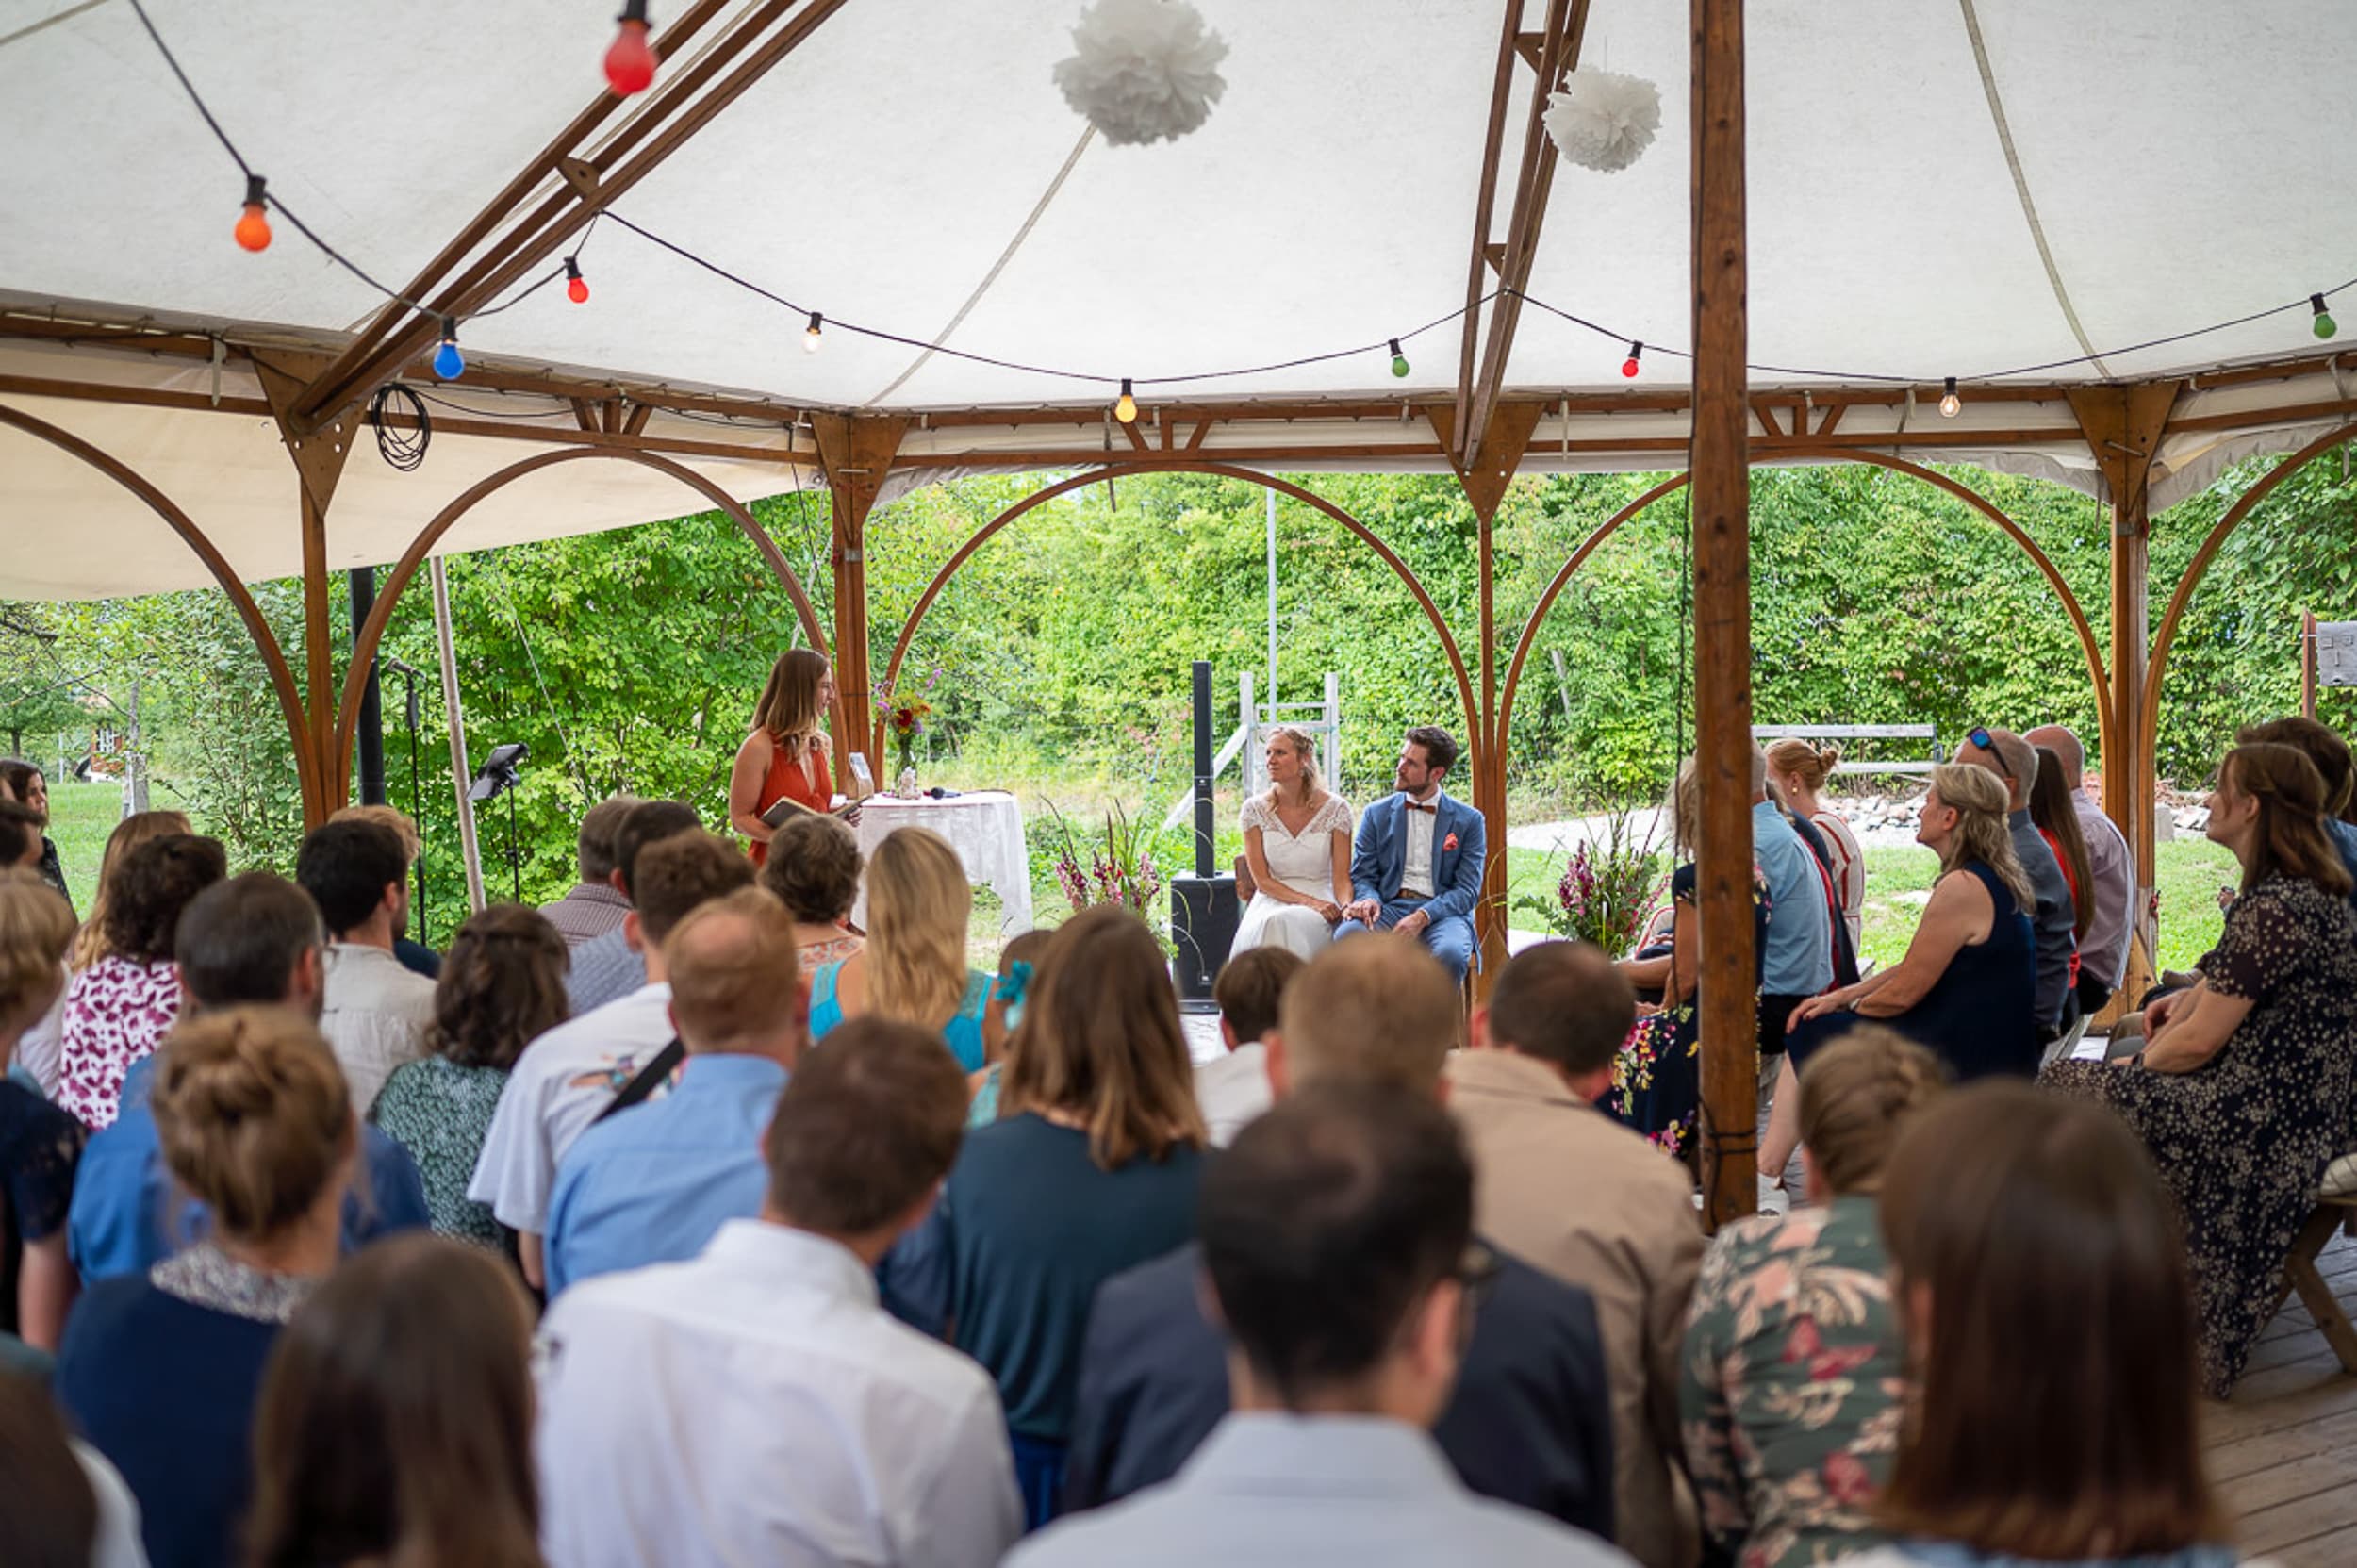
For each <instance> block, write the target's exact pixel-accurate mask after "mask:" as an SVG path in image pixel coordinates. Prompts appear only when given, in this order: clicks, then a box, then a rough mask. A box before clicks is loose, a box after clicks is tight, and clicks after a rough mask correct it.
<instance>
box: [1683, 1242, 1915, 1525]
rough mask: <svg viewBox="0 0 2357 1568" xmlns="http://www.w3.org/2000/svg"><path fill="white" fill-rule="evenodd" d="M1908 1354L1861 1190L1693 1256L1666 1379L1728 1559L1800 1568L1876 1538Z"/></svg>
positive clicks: (1699, 1491)
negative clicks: (1680, 1333)
mask: <svg viewBox="0 0 2357 1568" xmlns="http://www.w3.org/2000/svg"><path fill="white" fill-rule="evenodd" d="M1905 1378H1906V1370H1905V1355H1904V1349H1903V1347H1902V1345H1901V1343H1900V1338H1899V1329H1898V1320H1897V1316H1896V1314H1895V1313H1894V1312H1892V1310H1891V1303H1890V1282H1889V1275H1888V1270H1887V1262H1886V1260H1885V1257H1884V1253H1883V1245H1882V1235H1881V1231H1880V1229H1879V1224H1878V1220H1877V1216H1876V1213H1875V1207H1874V1200H1873V1199H1872V1198H1871V1197H1838V1198H1836V1199H1834V1200H1833V1202H1831V1203H1830V1204H1826V1205H1823V1206H1821V1207H1815V1208H1807V1209H1801V1210H1796V1211H1795V1212H1794V1213H1789V1214H1761V1215H1758V1216H1756V1217H1755V1218H1752V1219H1744V1220H1738V1221H1737V1222H1736V1223H1735V1224H1733V1225H1730V1226H1728V1227H1727V1228H1726V1229H1725V1230H1722V1231H1720V1232H1719V1235H1718V1238H1717V1240H1715V1241H1714V1242H1713V1243H1712V1244H1711V1247H1710V1250H1709V1251H1708V1252H1707V1253H1706V1254H1705V1255H1704V1258H1703V1267H1702V1275H1701V1277H1700V1278H1699V1279H1697V1280H1696V1281H1695V1284H1694V1299H1693V1303H1692V1305H1691V1306H1690V1307H1689V1309H1688V1315H1687V1328H1686V1351H1685V1356H1684V1358H1683V1363H1682V1365H1681V1366H1680V1368H1679V1374H1678V1383H1679V1387H1678V1417H1679V1421H1680V1424H1681V1427H1682V1428H1683V1431H1684V1435H1685V1444H1686V1461H1687V1465H1688V1467H1689V1470H1690V1471H1691V1472H1692V1475H1693V1478H1694V1491H1695V1495H1696V1497H1697V1498H1698V1500H1699V1501H1700V1503H1701V1506H1702V1522H1703V1529H1704V1531H1705V1533H1706V1534H1707V1535H1708V1536H1709V1537H1710V1539H1711V1541H1712V1543H1714V1544H1715V1545H1716V1546H1717V1547H1718V1549H1719V1550H1720V1551H1721V1552H1722V1553H1724V1554H1726V1555H1727V1556H1728V1557H1730V1558H1731V1559H1732V1560H1733V1561H1734V1562H1735V1564H1736V1565H1737V1568H1804V1565H1809V1564H1816V1563H1820V1562H1829V1561H1833V1560H1837V1559H1838V1558H1840V1557H1843V1556H1845V1555H1847V1554H1848V1553H1851V1552H1855V1551H1860V1550H1863V1549H1865V1548H1867V1547H1871V1546H1874V1545H1877V1544H1880V1543H1882V1541H1883V1540H1884V1539H1885V1538H1884V1537H1883V1536H1882V1535H1881V1534H1880V1533H1879V1532H1878V1531H1876V1530H1875V1529H1874V1527H1872V1525H1871V1523H1870V1522H1869V1520H1868V1517H1867V1508H1868V1505H1869V1504H1870V1503H1871V1500H1872V1498H1873V1496H1874V1494H1875V1493H1876V1492H1878V1491H1879V1490H1881V1488H1882V1486H1883V1484H1884V1483H1885V1482H1887V1480H1888V1479H1889V1478H1890V1464H1891V1460H1892V1457H1893V1456H1894V1455H1895V1454H1896V1453H1897V1452H1898V1446H1899V1428H1900V1425H1901V1421H1902V1414H1903V1411H1904V1392H1905V1386H1906V1383H1905Z"/></svg>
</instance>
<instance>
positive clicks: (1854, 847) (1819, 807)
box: [1768, 738, 1866, 952]
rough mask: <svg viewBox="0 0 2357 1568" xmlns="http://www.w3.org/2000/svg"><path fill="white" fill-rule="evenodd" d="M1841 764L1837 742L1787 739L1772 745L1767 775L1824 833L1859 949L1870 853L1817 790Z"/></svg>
mask: <svg viewBox="0 0 2357 1568" xmlns="http://www.w3.org/2000/svg"><path fill="white" fill-rule="evenodd" d="M1840 764H1841V748H1840V747H1838V746H1825V747H1816V746H1811V745H1810V744H1809V743H1808V742H1807V741H1805V740H1795V739H1791V738H1787V739H1784V740H1779V741H1777V742H1776V743H1775V744H1774V745H1773V746H1771V747H1769V748H1768V776H1769V777H1770V778H1772V779H1773V780H1774V781H1775V782H1776V786H1777V787H1778V788H1779V789H1781V790H1783V792H1784V803H1785V806H1786V808H1787V809H1788V810H1789V811H1790V812H1791V813H1792V815H1794V816H1795V817H1801V818H1803V819H1804V820H1805V821H1806V822H1808V824H1809V825H1810V826H1812V827H1814V828H1815V829H1816V830H1817V831H1818V832H1819V833H1820V834H1823V835H1824V839H1825V850H1826V852H1827V854H1828V855H1829V857H1830V859H1831V865H1830V867H1829V869H1830V870H1831V871H1832V872H1833V880H1834V890H1835V891H1836V892H1837V893H1838V894H1839V895H1840V897H1841V923H1842V924H1843V925H1845V926H1847V927H1849V928H1850V950H1851V951H1852V952H1855V951H1857V950H1858V943H1859V942H1860V941H1862V940H1863V939H1864V937H1865V934H1866V851H1865V850H1861V849H1859V848H1858V842H1857V834H1854V833H1852V832H1851V831H1850V824H1849V823H1847V822H1844V821H1843V820H1842V819H1841V815H1840V813H1838V812H1837V811H1835V810H1834V809H1833V808H1832V807H1830V806H1828V805H1826V804H1825V802H1824V801H1822V800H1821V798H1820V797H1819V794H1818V792H1819V791H1820V790H1821V789H1823V788H1824V787H1825V779H1826V777H1827V776H1828V775H1829V774H1831V773H1832V772H1833V770H1834V769H1835V768H1836V767H1839V766H1840Z"/></svg>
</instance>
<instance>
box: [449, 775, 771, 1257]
mask: <svg viewBox="0 0 2357 1568" xmlns="http://www.w3.org/2000/svg"><path fill="white" fill-rule="evenodd" d="M652 804H656V805H667V806H668V802H665V801H655V802H652ZM644 809H645V808H643V807H642V808H638V809H636V810H634V811H633V812H632V813H631V819H632V820H635V819H637V818H638V817H639V815H640V811H642V810H644ZM628 825H629V824H628V822H626V823H625V824H624V826H625V828H627V827H628ZM675 836H676V837H678V838H679V839H680V840H681V842H682V846H683V847H681V848H678V849H677V851H676V852H674V848H673V846H671V845H669V844H668V843H664V844H663V852H662V853H659V854H657V853H651V852H649V853H644V854H642V853H641V852H640V850H641V847H640V846H637V845H635V843H633V842H632V841H631V838H630V835H629V834H628V833H627V832H625V833H624V834H623V838H622V845H623V848H624V849H626V850H629V851H630V853H631V855H632V861H631V867H630V869H631V871H632V873H633V874H634V875H635V876H636V877H637V881H636V882H635V883H633V885H635V887H636V888H637V889H638V900H637V902H636V904H635V906H634V907H633V908H632V910H631V912H630V914H629V916H627V917H626V918H625V919H624V921H623V923H622V932H623V933H624V935H625V936H626V937H627V938H628V940H629V942H630V944H631V949H632V951H633V952H634V953H641V952H643V953H644V954H645V955H646V972H647V983H646V984H644V985H642V986H640V987H639V988H638V989H637V990H635V991H634V992H632V993H631V994H630V995H629V996H627V997H623V998H621V999H618V1000H616V1001H611V1002H608V1003H606V1004H605V1005H604V1006H603V1007H601V1008H598V1009H596V1010H595V1011H593V1012H589V1013H584V1014H580V1015H576V1016H575V1017H574V1018H573V1019H572V1020H571V1021H570V1022H569V1023H565V1024H561V1025H559V1026H558V1027H556V1028H555V1029H552V1030H551V1031H549V1032H547V1033H546V1034H543V1035H541V1036H540V1037H539V1038H538V1039H537V1040H535V1041H533V1042H532V1045H531V1047H530V1048H528V1049H526V1050H525V1052H524V1053H523V1054H522V1055H521V1056H519V1057H518V1058H517V1059H516V1064H515V1065H514V1066H513V1067H511V1068H510V1069H509V1070H508V1074H507V1082H506V1084H505V1086H504V1087H503V1088H502V1089H501V1090H500V1099H499V1108H498V1109H497V1110H495V1111H494V1112H492V1114H491V1130H490V1131H488V1132H486V1133H485V1134H484V1135H483V1154H482V1156H481V1158H479V1159H478V1160H477V1161H476V1162H475V1167H474V1180H471V1181H470V1182H468V1183H467V1197H470V1199H472V1200H473V1201H475V1202H477V1203H487V1204H489V1205H490V1206H491V1214H492V1217H493V1218H495V1219H497V1220H498V1221H499V1222H500V1224H502V1225H503V1226H505V1227H507V1229H509V1230H513V1231H515V1232H516V1249H517V1257H518V1261H519V1263H521V1264H522V1267H523V1271H524V1278H525V1279H528V1280H529V1281H531V1283H532V1285H533V1287H534V1288H535V1289H539V1288H541V1287H542V1286H543V1284H544V1283H545V1279H546V1274H545V1271H544V1269H543V1268H542V1263H541V1250H542V1248H541V1240H542V1238H543V1237H545V1236H546V1235H547V1234H548V1229H549V1193H550V1189H551V1188H552V1187H553V1186H554V1185H555V1182H556V1166H557V1162H558V1161H560V1160H562V1159H564V1157H565V1155H566V1152H567V1151H568V1150H569V1149H570V1148H571V1147H573V1141H574V1140H575V1139H576V1138H579V1137H580V1136H581V1134H582V1133H583V1131H585V1130H586V1129H587V1128H588V1127H589V1126H590V1124H591V1123H593V1122H596V1121H598V1120H600V1119H601V1118H602V1117H603V1116H605V1115H607V1114H610V1113H611V1112H612V1111H613V1109H614V1107H615V1106H616V1105H617V1104H618V1103H619V1102H620V1098H621V1097H622V1096H623V1095H625V1094H629V1095H631V1096H632V1098H633V1100H634V1102H635V1100H637V1099H645V1098H654V1097H656V1096H659V1095H662V1094H664V1093H666V1092H667V1091H668V1088H669V1086H670V1073H671V1070H672V1068H674V1067H675V1066H677V1065H678V1060H679V1056H680V1050H679V1049H677V1048H676V1047H678V1043H679V1033H678V1032H677V1031H676V1030H674V1029H673V1028H672V1027H671V981H670V973H669V971H668V969H666V968H665V967H664V965H663V944H664V941H665V939H666V938H668V936H669V935H670V934H671V933H672V932H673V931H675V930H677V929H678V927H679V924H680V922H681V921H683V920H684V919H686V918H687V916H689V915H690V914H691V913H692V912H694V911H695V910H696V909H697V908H698V907H699V906H700V905H702V904H704V903H707V902H709V901H711V900H714V899H720V898H725V897H727V896H728V895H729V894H731V893H734V892H736V891H737V890H738V889H740V888H743V887H746V886H749V885H750V884H751V883H752V880H753V868H752V867H751V866H750V864H749V863H748V862H747V861H746V859H745V857H744V856H742V855H732V856H730V857H728V858H727V859H725V860H723V859H721V858H720V857H718V856H715V855H712V854H708V853H705V852H704V847H703V844H702V840H701V837H700V836H699V835H698V834H693V833H689V834H677V835H675ZM646 848H648V849H650V850H651V848H652V846H647V847H646ZM641 860H643V861H644V862H645V864H644V866H643V867H641V865H640V864H639V862H640V861H641ZM642 872H643V874H641V873H642ZM600 940H603V939H602V938H601V939H600ZM592 945H593V944H589V943H584V944H583V945H582V946H581V947H579V948H576V949H573V961H574V962H575V963H576V964H578V963H579V962H580V961H581V958H582V955H583V954H585V953H586V952H587V951H588V950H589V949H590V947H591V946H592Z"/></svg>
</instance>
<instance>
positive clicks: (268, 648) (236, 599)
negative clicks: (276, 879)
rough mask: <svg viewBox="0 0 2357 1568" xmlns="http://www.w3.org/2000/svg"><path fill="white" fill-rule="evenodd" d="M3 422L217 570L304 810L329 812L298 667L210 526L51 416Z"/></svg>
mask: <svg viewBox="0 0 2357 1568" xmlns="http://www.w3.org/2000/svg"><path fill="white" fill-rule="evenodd" d="M0 424H5V425H10V426H13V427H14V428H16V429H18V430H22V431H24V432H25V434H26V435H28V436H31V437H34V438H35V439H37V440H43V441H47V442H48V443H49V444H50V445H51V446H54V447H56V448H58V450H59V451H61V452H64V453H66V454H69V455H71V456H74V457H77V458H79V459H81V460H82V461H83V462H85V463H88V464H89V465H90V466H91V468H94V469H96V470H98V471H99V472H101V473H103V474H105V475H106V476H107V478H109V479H111V480H113V481H114V482H115V483H116V484H118V485H121V486H122V487H124V489H126V490H129V491H130V492H131V493H132V494H133V495H135V496H138V497H139V498H140V500H141V501H143V502H145V503H147V505H148V508H149V509H150V510H151V511H153V512H154V513H155V514H156V515H157V517H159V518H161V519H163V520H164V521H165V522H166V523H167V524H168V525H170V527H171V529H172V531H173V533H174V534H177V535H179V536H180V540H181V542H182V543H184V544H186V545H187V546H188V547H189V548H190V550H191V551H194V552H195V553H196V557H197V559H198V560H200V561H203V562H204V563H205V569H206V570H207V571H209V572H211V573H212V574H213V581H214V582H216V583H218V584H220V585H221V590H222V592H223V593H225V594H227V595H228V596H229V602H230V603H232V604H234V605H236V606H237V611H238V617H239V619H241V620H243V621H244V622H245V630H246V635H248V636H251V637H252V638H253V639H254V647H255V652H258V653H260V654H261V656H262V666H263V668H265V669H266V670H267V671H268V672H269V674H270V684H271V687H272V690H274V691H275V692H276V693H277V694H278V707H279V711H280V713H281V714H283V715H284V716H285V718H286V720H287V731H288V734H291V735H292V736H293V737H294V740H295V748H294V752H295V777H296V781H297V783H298V784H299V785H300V787H301V789H302V792H303V809H304V815H305V817H309V818H312V819H314V820H316V819H317V818H318V817H323V816H325V815H326V808H325V807H324V806H323V805H322V804H321V802H322V801H324V800H325V798H326V793H327V785H326V781H325V780H324V779H323V778H322V777H321V772H320V767H319V760H318V759H317V758H315V757H314V756H312V754H311V749H310V747H309V746H308V745H307V744H306V743H305V742H306V726H305V719H304V711H303V696H302V693H301V692H300V691H299V690H298V689H297V688H296V686H295V678H294V671H293V670H292V669H290V668H288V665H287V655H286V652H285V651H284V650H283V649H282V648H281V647H280V646H279V643H278V635H277V634H276V633H274V632H272V630H271V625H270V621H269V620H268V619H266V618H265V617H264V616H263V614H262V608H261V606H260V605H259V604H256V603H255V602H254V595H253V593H252V591H251V590H250V589H248V588H247V587H246V586H245V584H244V583H243V582H242V581H240V580H239V577H238V574H237V572H236V571H235V570H233V569H231V567H230V565H229V561H228V558H227V557H225V556H224V555H223V554H222V553H221V552H220V551H219V550H218V549H216V548H215V547H214V545H213V541H212V540H211V539H209V538H206V536H205V531H204V530H203V529H201V528H199V527H198V526H197V525H196V522H195V520H193V519H191V518H190V516H189V515H188V513H186V512H184V511H182V510H181V509H180V508H179V506H178V505H177V504H176V503H173V500H172V498H171V497H169V496H167V495H165V494H164V493H163V491H161V490H159V489H157V487H155V486H154V485H152V484H150V483H148V481H147V480H145V479H143V478H141V477H140V475H139V474H138V473H136V472H134V471H133V470H131V469H130V468H129V467H128V466H127V465H125V464H124V462H123V461H122V460H121V459H120V458H117V457H115V456H113V455H112V454H108V453H106V452H103V451H101V450H100V449H99V448H97V447H94V446H92V445H91V443H90V442H88V441H85V440H83V439H82V438H81V437H79V436H75V435H74V434H72V433H71V432H69V431H65V430H61V429H59V428H58V426H56V425H54V424H51V423H49V422H48V421H46V420H39V419H35V418H34V417H33V416H32V415H30V414H26V413H23V412H21V411H19V410H17V409H14V408H10V407H8V406H7V405H6V404H0Z"/></svg>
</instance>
